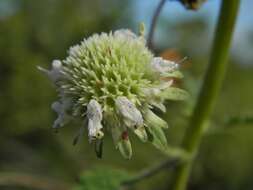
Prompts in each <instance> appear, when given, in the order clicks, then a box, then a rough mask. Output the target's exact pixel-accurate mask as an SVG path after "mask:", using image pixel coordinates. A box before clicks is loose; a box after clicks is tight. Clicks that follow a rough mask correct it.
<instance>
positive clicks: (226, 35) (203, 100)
mask: <svg viewBox="0 0 253 190" xmlns="http://www.w3.org/2000/svg"><path fill="white" fill-rule="evenodd" d="M239 4H240V0H223V1H222V6H221V9H220V15H219V20H218V24H217V28H216V34H215V39H214V44H213V47H212V52H211V57H210V61H209V66H208V68H207V72H206V75H205V77H204V82H203V85H202V88H201V90H200V94H199V97H198V100H197V103H196V106H195V108H194V111H193V115H192V118H191V121H190V123H189V127H188V128H187V131H186V134H185V137H184V140H183V148H185V150H186V151H188V152H189V154H190V155H192V157H194V156H195V154H196V153H197V151H198V148H199V145H200V142H201V138H202V136H203V131H204V128H205V126H206V124H207V122H208V120H209V118H210V115H211V113H212V110H213V108H214V106H215V102H216V99H217V96H218V93H219V91H220V88H221V85H222V82H223V79H224V75H225V71H226V68H227V62H228V55H229V49H230V43H231V39H232V34H233V30H234V25H235V21H236V16H237V12H238V8H239ZM192 164H193V159H191V160H190V161H188V162H184V163H182V164H181V165H180V166H178V167H177V168H176V172H175V179H174V180H173V182H174V183H173V188H172V189H173V190H184V189H185V188H186V185H187V182H188V178H189V173H190V171H191V168H192Z"/></svg>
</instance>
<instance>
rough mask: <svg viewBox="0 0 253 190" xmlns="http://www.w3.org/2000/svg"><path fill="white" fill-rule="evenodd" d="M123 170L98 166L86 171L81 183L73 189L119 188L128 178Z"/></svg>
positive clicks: (117, 189)
mask: <svg viewBox="0 0 253 190" xmlns="http://www.w3.org/2000/svg"><path fill="white" fill-rule="evenodd" d="M128 177H129V176H128V174H127V173H126V172H124V171H122V170H116V169H109V168H103V167H102V168H96V169H92V170H90V171H88V172H84V173H83V174H82V175H81V177H80V182H79V185H77V186H76V187H75V188H74V189H73V190H100V189H103V190H119V189H120V185H121V183H122V181H124V180H126V179H127V178H128Z"/></svg>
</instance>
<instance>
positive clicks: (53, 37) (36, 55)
mask: <svg viewBox="0 0 253 190" xmlns="http://www.w3.org/2000/svg"><path fill="white" fill-rule="evenodd" d="M157 3H158V1H157V0H150V1H148V0H138V1H134V0H120V1H117V0H106V1H103V0H75V1H73V0H43V1H35V0H0V189H1V190H2V189H3V190H12V189H14V190H16V189H18V190H23V189H25V190H26V189H27V190H30V189H35V190H36V189H45V190H48V189H60V190H61V189H63V190H64V189H79V190H82V189H83V190H86V189H88V190H95V189H101V186H99V184H101V183H103V181H105V183H106V182H108V183H109V181H110V180H112V184H109V186H108V188H107V189H108V190H109V189H112V190H113V189H114V188H115V187H116V186H117V183H118V181H120V180H121V179H126V178H127V177H126V176H132V175H134V174H137V173H138V172H140V171H141V170H142V169H145V168H148V167H149V166H152V165H154V164H157V163H159V162H160V161H162V160H164V159H166V157H165V156H163V155H162V154H161V153H160V152H159V151H157V150H155V148H153V147H152V146H151V145H150V144H143V143H141V142H139V141H138V140H137V139H135V137H132V141H134V142H133V149H134V150H133V151H134V156H133V158H132V159H131V160H124V159H123V158H122V157H121V156H120V154H119V153H118V151H116V150H115V148H114V146H113V144H112V141H111V138H110V137H108V136H107V137H108V138H106V140H105V143H104V145H105V146H104V155H103V159H97V158H96V156H95V154H94V151H93V147H92V146H91V145H90V144H89V143H88V140H87V137H86V136H85V137H83V139H82V142H81V143H79V144H78V145H76V146H72V140H73V137H74V136H75V134H76V133H77V131H78V129H79V126H80V123H78V122H77V123H71V124H68V126H66V127H65V128H63V129H62V130H60V133H57V134H55V133H53V131H52V130H51V126H52V123H53V121H54V118H55V117H56V115H55V113H54V112H53V111H52V110H51V108H50V106H51V103H52V102H53V101H54V100H55V99H56V98H57V97H56V92H55V89H54V88H53V86H52V85H51V83H50V82H49V81H48V80H47V79H46V78H45V76H44V75H42V74H41V73H40V72H39V71H38V70H37V69H36V66H37V65H40V66H43V67H45V68H48V67H50V63H51V61H52V60H53V59H64V57H65V56H66V51H67V49H68V48H69V47H70V46H71V45H74V44H76V43H79V42H80V41H81V40H82V39H83V38H84V37H87V36H89V35H91V34H92V33H100V32H109V31H111V30H115V29H118V28H130V29H132V30H133V31H135V32H137V30H138V23H139V22H141V21H144V22H145V24H146V26H147V28H148V27H149V26H150V20H151V17H152V14H153V11H154V8H155V6H156V5H157ZM250 7H253V3H252V1H250V0H242V6H241V12H240V14H239V19H238V24H237V28H236V32H235V37H234V43H233V48H232V50H231V59H230V67H229V69H228V72H227V76H226V79H225V83H224V85H223V87H222V92H221V94H220V97H219V100H218V102H217V105H216V109H215V112H214V114H213V116H212V121H211V122H210V125H211V127H210V128H209V129H207V131H206V135H205V137H204V139H203V144H202V146H201V150H200V153H199V156H198V157H197V160H196V162H195V166H194V169H193V173H192V177H191V179H190V185H189V189H194V190H196V189H197V190H198V189H207V190H209V189H210V190H211V189H217V190H218V189H222V190H226V189H228V190H239V189H240V190H251V189H253V180H252V176H253V121H252V120H253V109H252V108H253V101H252V98H253V54H252V50H253V23H250V19H251V20H252V18H253V13H252V11H250ZM218 9H219V0H210V1H208V2H207V3H206V4H204V6H203V8H202V9H201V10H200V11H199V12H192V11H187V10H185V9H184V8H183V7H182V5H181V4H179V3H177V2H168V3H167V4H166V6H165V7H164V10H163V12H162V14H161V17H160V19H159V22H158V26H157V29H156V35H155V39H154V44H155V52H156V53H157V54H160V53H161V52H164V51H165V50H166V52H165V53H163V55H165V56H166V55H167V56H171V54H172V55H174V56H175V55H176V57H184V56H187V57H188V61H187V62H186V63H185V65H183V72H184V74H185V79H184V80H183V81H182V85H183V86H184V88H186V89H187V90H188V91H189V92H190V94H191V98H190V100H188V101H186V102H176V103H170V102H168V104H167V108H168V113H166V114H164V115H163V117H164V118H165V119H166V120H167V121H168V123H169V124H170V126H171V128H170V129H169V130H167V131H166V132H167V136H168V141H169V142H170V144H172V145H178V144H179V143H180V140H181V138H182V135H183V132H184V130H185V127H186V124H187V122H188V119H189V113H190V112H191V110H192V106H193V104H194V101H195V99H196V94H197V92H198V89H199V86H200V84H201V79H202V76H203V73H204V69H205V67H206V65H207V63H208V57H209V50H210V45H211V42H212V37H213V31H214V24H215V19H216V18H217V13H218ZM171 48H173V51H172V49H171ZM171 52H173V53H171ZM160 114H161V113H160ZM92 172H93V173H92ZM171 173H173V170H170V171H166V170H163V171H162V172H160V173H158V174H157V175H155V176H154V177H153V178H150V179H145V180H143V181H141V182H139V183H137V184H135V185H133V186H131V187H129V189H136V190H137V189H140V190H141V189H145V190H146V189H147V190H152V189H155V190H157V189H159V190H163V189H168V187H169V183H170V176H171ZM102 174H103V175H102ZM80 176H81V177H80ZM94 176H95V177H94ZM104 177H107V178H105V179H104ZM86 178H87V179H88V180H87V179H86ZM82 180H83V181H85V182H83V181H82ZM113 180H114V181H113ZM87 181H88V182H89V183H91V184H87ZM78 184H80V185H78ZM85 184H86V185H85ZM93 184H98V187H96V185H95V186H94V185H93ZM89 185H90V186H89ZM88 187H89V188H88ZM104 189H105V188H104Z"/></svg>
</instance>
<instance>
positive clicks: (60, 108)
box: [51, 100, 70, 128]
mask: <svg viewBox="0 0 253 190" xmlns="http://www.w3.org/2000/svg"><path fill="white" fill-rule="evenodd" d="M51 107H52V109H53V110H54V111H55V112H56V113H57V114H58V117H57V119H56V120H55V121H54V124H53V128H59V127H63V125H65V124H66V123H67V122H68V121H69V120H70V116H69V115H68V114H67V113H66V111H67V110H68V109H69V108H70V104H69V103H68V100H65V101H63V103H60V102H54V103H53V104H52V106H51Z"/></svg>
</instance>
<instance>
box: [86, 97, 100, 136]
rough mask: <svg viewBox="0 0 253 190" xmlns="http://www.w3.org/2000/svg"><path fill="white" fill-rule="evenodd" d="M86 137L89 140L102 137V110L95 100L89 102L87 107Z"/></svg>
mask: <svg viewBox="0 0 253 190" xmlns="http://www.w3.org/2000/svg"><path fill="white" fill-rule="evenodd" d="M87 118H88V133H89V134H88V135H89V137H90V140H92V139H94V138H95V139H100V138H102V137H103V135H104V134H103V132H102V131H101V129H102V128H103V126H102V124H101V121H102V118H103V115H102V108H101V106H100V104H99V103H98V102H97V101H96V100H91V101H90V102H89V104H88V105H87Z"/></svg>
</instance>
